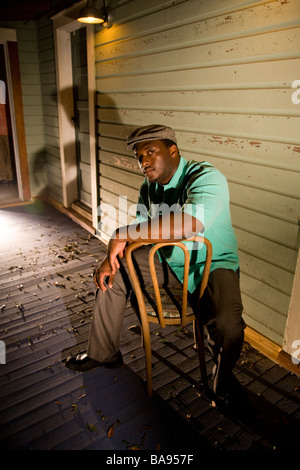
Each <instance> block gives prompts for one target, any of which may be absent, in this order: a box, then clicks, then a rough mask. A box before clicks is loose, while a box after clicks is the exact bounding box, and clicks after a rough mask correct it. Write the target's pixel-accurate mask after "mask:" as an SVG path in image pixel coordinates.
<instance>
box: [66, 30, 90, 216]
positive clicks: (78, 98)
mask: <svg viewBox="0 0 300 470" xmlns="http://www.w3.org/2000/svg"><path fill="white" fill-rule="evenodd" d="M71 50H72V76H73V101H74V103H73V104H74V116H73V122H74V127H75V147H76V165H77V196H78V197H77V200H76V201H74V203H73V204H72V207H73V208H74V209H75V210H76V208H77V209H78V208H82V209H84V210H85V211H86V212H88V213H91V211H92V198H91V162H90V149H89V132H90V131H89V96H88V73H87V42H86V29H85V28H80V29H77V30H76V31H73V32H72V33H71Z"/></svg>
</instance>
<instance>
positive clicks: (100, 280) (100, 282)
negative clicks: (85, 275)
mask: <svg viewBox="0 0 300 470" xmlns="http://www.w3.org/2000/svg"><path fill="white" fill-rule="evenodd" d="M106 278H108V283H107V284H106V282H105V280H106ZM114 278H115V275H113V274H112V272H111V269H110V266H109V262H108V260H107V258H105V259H104V260H103V261H102V263H100V264H99V265H98V266H97V267H96V269H95V271H94V281H95V284H96V287H98V288H99V289H101V290H102V291H103V292H105V291H106V290H107V285H108V287H112V285H113V282H114Z"/></svg>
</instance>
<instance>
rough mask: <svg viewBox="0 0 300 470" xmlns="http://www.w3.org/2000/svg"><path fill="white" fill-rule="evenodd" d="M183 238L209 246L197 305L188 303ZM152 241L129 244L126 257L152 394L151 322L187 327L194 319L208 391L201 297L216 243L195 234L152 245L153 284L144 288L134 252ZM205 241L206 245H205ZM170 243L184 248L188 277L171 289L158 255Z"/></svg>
mask: <svg viewBox="0 0 300 470" xmlns="http://www.w3.org/2000/svg"><path fill="white" fill-rule="evenodd" d="M183 241H194V242H198V243H200V244H202V249H205V248H206V258H205V265H204V272H203V276H202V281H201V285H200V291H199V298H198V305H197V308H196V309H194V310H193V309H192V307H191V306H190V305H189V303H188V288H187V287H188V274H189V265H190V253H189V250H188V248H187V247H186V245H185V244H184V243H183ZM149 244H150V243H144V242H139V241H137V242H134V243H132V244H130V245H128V247H127V248H126V251H125V257H126V262H127V266H128V270H129V274H130V277H131V281H132V285H133V290H134V294H135V297H136V301H137V302H135V303H137V305H135V303H132V307H133V308H134V309H135V310H136V313H137V315H138V317H139V318H140V321H141V327H142V335H143V336H142V339H143V346H144V348H145V358H146V384H147V393H148V396H149V397H150V396H152V363H151V355H152V354H151V340H150V325H149V323H158V324H159V325H160V326H161V327H162V328H164V327H165V326H166V325H181V327H185V326H186V325H187V324H189V323H191V322H193V326H194V337H195V340H196V347H197V349H198V354H199V362H200V372H201V379H202V384H203V390H204V393H206V392H207V390H208V385H207V375H206V364H205V355H204V343H203V326H202V323H201V318H200V315H201V312H200V311H199V307H200V299H201V297H202V296H203V293H204V291H205V289H206V286H207V282H208V276H209V271H210V266H211V260H212V245H211V243H210V242H209V240H207V239H206V238H204V237H199V236H195V237H193V238H189V239H185V240H181V241H177V242H160V243H156V244H154V245H153V246H152V248H151V249H150V251H149V269H150V273H151V278H152V282H153V286H151V287H150V288H148V287H146V288H143V289H142V287H141V285H140V281H139V279H138V276H137V272H136V270H135V267H134V263H133V260H132V253H133V251H134V250H136V249H137V248H140V247H141V246H143V245H149ZM204 245H205V248H204ZM166 246H177V247H180V248H181V249H182V250H183V252H184V279H183V284H182V288H181V287H179V288H176V289H173V288H171V289H168V288H164V287H163V286H159V285H158V281H157V276H156V271H155V265H154V255H155V253H156V252H157V250H159V249H160V248H163V247H166Z"/></svg>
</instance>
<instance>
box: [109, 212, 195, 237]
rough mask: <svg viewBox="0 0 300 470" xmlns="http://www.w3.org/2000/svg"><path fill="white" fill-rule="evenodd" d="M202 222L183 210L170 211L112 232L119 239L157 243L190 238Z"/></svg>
mask: <svg viewBox="0 0 300 470" xmlns="http://www.w3.org/2000/svg"><path fill="white" fill-rule="evenodd" d="M202 229H203V224H202V223H201V222H200V221H199V220H198V219H196V218H195V217H193V216H191V215H189V214H187V213H184V212H172V213H170V214H168V215H161V216H158V217H154V218H153V219H149V220H147V221H145V222H141V223H138V224H133V225H128V226H124V227H120V228H118V229H117V230H116V232H115V233H114V235H113V236H114V238H116V239H117V240H119V241H126V242H129V243H132V242H134V241H143V242H145V243H157V242H160V241H175V240H182V239H184V238H190V237H192V236H194V235H196V234H197V233H199V232H201V230H202Z"/></svg>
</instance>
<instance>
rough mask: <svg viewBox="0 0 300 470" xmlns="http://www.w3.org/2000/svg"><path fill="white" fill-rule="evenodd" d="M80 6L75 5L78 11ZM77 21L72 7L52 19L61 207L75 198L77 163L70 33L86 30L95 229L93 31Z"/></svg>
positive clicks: (69, 203) (95, 167)
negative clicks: (60, 174)
mask: <svg viewBox="0 0 300 470" xmlns="http://www.w3.org/2000/svg"><path fill="white" fill-rule="evenodd" d="M81 7H82V5H77V6H76V9H78V10H79V9H80V8H81ZM74 18H76V11H75V10H74V7H73V8H71V9H69V10H66V11H63V12H61V13H58V14H56V15H55V16H54V17H52V20H53V33H54V50H55V68H56V82H57V104H58V123H59V141H60V158H61V172H62V190H63V205H64V206H65V207H66V208H70V207H71V205H72V203H73V202H74V201H75V200H76V199H77V197H78V188H77V163H76V147H75V144H76V143H75V125H74V122H73V121H72V117H73V113H74V100H73V74H72V50H71V33H72V32H73V31H76V30H78V29H80V28H86V35H87V37H86V39H87V72H88V100H89V149H90V161H91V175H90V177H91V195H92V222H93V227H94V228H96V227H97V201H98V185H97V160H96V133H95V131H96V129H95V53H94V28H93V26H92V25H83V24H82V23H79V22H78V21H76V20H74Z"/></svg>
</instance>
